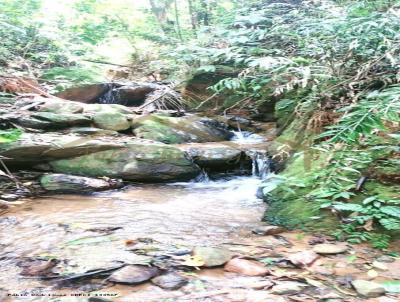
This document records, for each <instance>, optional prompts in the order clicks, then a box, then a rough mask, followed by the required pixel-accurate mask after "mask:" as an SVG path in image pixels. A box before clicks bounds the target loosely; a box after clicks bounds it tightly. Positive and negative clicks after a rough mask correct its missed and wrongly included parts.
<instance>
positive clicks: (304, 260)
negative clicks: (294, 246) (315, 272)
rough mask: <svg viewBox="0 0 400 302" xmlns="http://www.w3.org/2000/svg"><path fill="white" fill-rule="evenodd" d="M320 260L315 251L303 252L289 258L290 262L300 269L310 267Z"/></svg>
mask: <svg viewBox="0 0 400 302" xmlns="http://www.w3.org/2000/svg"><path fill="white" fill-rule="evenodd" d="M318 258H319V255H318V254H317V253H315V252H314V251H303V252H299V253H295V254H291V255H289V256H288V259H289V261H290V262H292V263H293V264H294V265H296V266H298V267H305V266H310V265H311V264H313V263H314V262H315V260H317V259H318Z"/></svg>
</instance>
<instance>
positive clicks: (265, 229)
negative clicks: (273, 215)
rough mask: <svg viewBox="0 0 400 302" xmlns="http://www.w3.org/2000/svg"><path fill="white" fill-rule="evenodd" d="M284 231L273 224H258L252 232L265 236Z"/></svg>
mask: <svg viewBox="0 0 400 302" xmlns="http://www.w3.org/2000/svg"><path fill="white" fill-rule="evenodd" d="M284 231H285V229H284V228H282V227H279V226H274V225H266V226H260V227H258V228H256V229H254V230H253V231H252V232H253V233H254V234H257V235H261V236H266V235H277V234H280V233H283V232H284Z"/></svg>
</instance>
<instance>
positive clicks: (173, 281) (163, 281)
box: [151, 273, 188, 290]
mask: <svg viewBox="0 0 400 302" xmlns="http://www.w3.org/2000/svg"><path fill="white" fill-rule="evenodd" d="M151 282H152V283H153V284H155V285H157V286H159V287H161V288H163V289H168V290H176V289H178V288H181V287H182V286H184V285H186V284H187V283H188V279H187V278H185V277H182V276H181V275H179V274H177V273H168V274H166V275H162V276H158V277H155V278H153V279H151Z"/></svg>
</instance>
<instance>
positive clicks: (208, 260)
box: [192, 246, 233, 267]
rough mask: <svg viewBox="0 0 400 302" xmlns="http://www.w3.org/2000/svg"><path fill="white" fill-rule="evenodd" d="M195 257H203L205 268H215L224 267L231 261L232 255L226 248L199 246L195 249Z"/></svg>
mask: <svg viewBox="0 0 400 302" xmlns="http://www.w3.org/2000/svg"><path fill="white" fill-rule="evenodd" d="M192 254H193V256H198V257H201V259H202V260H203V261H204V265H203V266H204V267H215V266H221V265H224V264H225V263H226V262H228V261H229V260H231V258H232V256H233V255H232V253H231V252H230V251H229V250H227V249H224V248H215V247H204V246H197V247H195V248H194V249H193V252H192Z"/></svg>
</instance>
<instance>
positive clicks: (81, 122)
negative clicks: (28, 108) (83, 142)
mask: <svg viewBox="0 0 400 302" xmlns="http://www.w3.org/2000/svg"><path fill="white" fill-rule="evenodd" d="M31 117H33V118H35V119H38V120H42V121H46V122H49V123H50V126H49V127H53V128H63V127H70V126H87V125H90V123H91V119H90V118H89V117H87V116H85V115H83V114H72V113H52V112H36V113H34V114H32V115H31Z"/></svg>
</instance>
